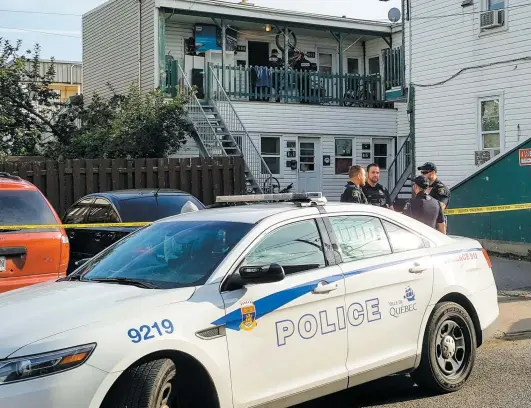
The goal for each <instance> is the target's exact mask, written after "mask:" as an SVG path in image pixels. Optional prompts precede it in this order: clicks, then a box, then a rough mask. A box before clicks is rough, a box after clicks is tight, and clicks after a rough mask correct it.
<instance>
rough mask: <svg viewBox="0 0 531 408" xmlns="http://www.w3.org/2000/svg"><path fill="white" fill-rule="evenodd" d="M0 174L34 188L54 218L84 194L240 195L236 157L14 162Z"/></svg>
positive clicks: (1, 166)
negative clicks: (166, 192) (153, 191)
mask: <svg viewBox="0 0 531 408" xmlns="http://www.w3.org/2000/svg"><path fill="white" fill-rule="evenodd" d="M0 172H7V173H10V174H12V175H17V176H20V177H22V178H23V179H25V180H28V181H29V182H31V183H33V184H35V185H36V186H37V187H38V188H39V189H40V190H41V191H42V192H43V193H44V195H45V196H46V197H47V198H48V200H49V201H50V203H51V204H52V205H53V207H54V208H55V209H56V211H57V212H58V213H59V216H60V217H62V216H63V214H64V213H65V211H66V210H67V209H68V207H69V206H70V205H72V204H73V203H74V202H75V201H77V200H78V199H80V198H81V197H83V196H84V195H86V194H89V193H98V192H104V191H113V190H123V189H133V188H135V189H138V188H153V189H156V188H173V189H179V190H182V191H186V192H188V193H191V194H192V195H194V196H195V197H197V198H198V199H199V200H201V201H202V202H203V203H204V204H206V205H209V204H212V203H213V202H214V201H215V199H216V197H217V196H218V195H231V194H244V191H245V164H244V162H243V159H241V158H239V157H230V158H229V157H220V158H214V159H210V158H201V157H194V158H187V159H131V160H130V159H112V160H111V159H96V160H84V159H74V160H65V161H54V160H46V161H32V162H28V161H17V162H6V163H0Z"/></svg>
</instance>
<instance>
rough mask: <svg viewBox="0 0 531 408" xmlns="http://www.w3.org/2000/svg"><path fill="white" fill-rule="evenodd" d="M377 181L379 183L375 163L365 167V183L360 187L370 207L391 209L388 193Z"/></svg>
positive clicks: (377, 168) (377, 169)
mask: <svg viewBox="0 0 531 408" xmlns="http://www.w3.org/2000/svg"><path fill="white" fill-rule="evenodd" d="M378 181H380V166H378V165H377V164H376V163H372V164H369V166H367V183H365V185H364V186H363V187H362V190H363V193H364V194H365V197H367V201H368V202H369V204H371V205H376V206H378V207H385V208H390V209H393V203H391V197H390V196H389V191H388V190H387V188H385V187H384V186H382V185H381V184H380V183H378Z"/></svg>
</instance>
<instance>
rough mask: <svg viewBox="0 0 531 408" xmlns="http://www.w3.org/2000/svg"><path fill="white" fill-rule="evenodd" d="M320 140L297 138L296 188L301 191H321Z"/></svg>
mask: <svg viewBox="0 0 531 408" xmlns="http://www.w3.org/2000/svg"><path fill="white" fill-rule="evenodd" d="M320 156H321V140H320V139H318V138H299V171H298V187H299V188H298V190H299V192H301V193H306V192H315V191H321V162H320V161H319V160H320Z"/></svg>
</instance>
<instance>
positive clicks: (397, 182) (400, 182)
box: [388, 136, 413, 210]
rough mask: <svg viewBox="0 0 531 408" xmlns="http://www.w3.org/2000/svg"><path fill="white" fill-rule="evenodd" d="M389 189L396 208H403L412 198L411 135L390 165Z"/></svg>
mask: <svg viewBox="0 0 531 408" xmlns="http://www.w3.org/2000/svg"><path fill="white" fill-rule="evenodd" d="M389 174H392V175H393V176H392V177H389V180H388V190H389V195H390V196H391V202H392V203H394V206H395V209H398V210H401V209H402V208H403V205H404V204H405V202H406V201H407V200H408V199H409V198H411V193H412V190H411V189H412V184H411V175H412V174H413V161H412V160H411V136H408V137H407V138H406V140H405V141H404V143H403V144H402V146H401V147H400V149H399V150H398V153H397V154H396V156H395V158H394V160H393V161H392V162H391V165H390V166H389Z"/></svg>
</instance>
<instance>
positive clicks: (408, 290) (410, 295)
mask: <svg viewBox="0 0 531 408" xmlns="http://www.w3.org/2000/svg"><path fill="white" fill-rule="evenodd" d="M404 299H407V300H408V302H414V301H415V292H413V289H411V288H410V287H409V286H408V287H407V288H406V295H405V296H404Z"/></svg>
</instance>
